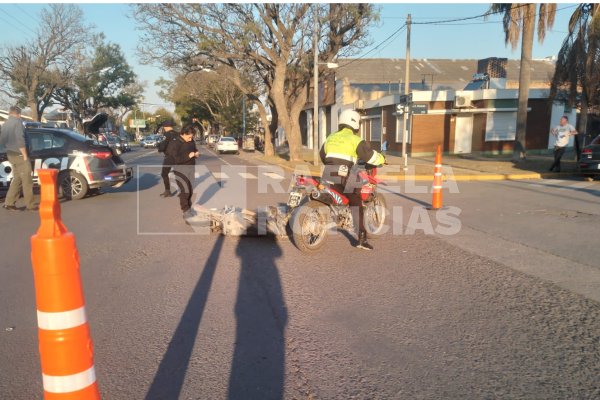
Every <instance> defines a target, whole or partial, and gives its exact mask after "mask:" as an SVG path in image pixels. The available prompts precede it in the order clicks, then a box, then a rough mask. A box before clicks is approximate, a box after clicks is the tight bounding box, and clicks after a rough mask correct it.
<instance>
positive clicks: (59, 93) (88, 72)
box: [53, 36, 141, 123]
mask: <svg viewBox="0 0 600 400" xmlns="http://www.w3.org/2000/svg"><path fill="white" fill-rule="evenodd" d="M99 39H100V44H98V45H97V46H96V47H95V48H94V49H93V51H92V53H91V54H89V55H87V54H85V53H82V54H80V56H79V62H80V64H79V65H78V67H77V68H76V69H75V71H74V73H73V74H72V77H71V78H70V79H69V84H67V85H62V86H60V87H57V88H56V89H55V90H54V93H53V98H54V100H55V101H56V102H57V103H58V104H60V105H62V106H63V107H64V108H66V109H69V110H71V111H73V113H74V114H73V115H74V117H75V118H76V120H77V121H78V122H79V123H81V122H82V120H83V119H84V118H85V117H90V116H92V115H93V114H95V113H97V112H98V110H99V109H110V110H118V112H117V114H120V113H122V111H123V110H122V108H125V109H131V107H133V106H134V105H135V104H136V103H137V102H138V100H139V97H140V95H141V86H140V85H139V84H137V82H136V75H135V73H134V72H133V71H132V69H131V67H130V66H129V64H128V63H127V61H126V59H125V55H124V54H123V52H122V50H121V47H120V46H119V45H118V44H115V43H103V42H102V41H103V39H104V38H103V37H102V36H100V38H99ZM136 84H137V85H136Z"/></svg>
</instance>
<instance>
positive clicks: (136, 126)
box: [133, 108, 140, 140]
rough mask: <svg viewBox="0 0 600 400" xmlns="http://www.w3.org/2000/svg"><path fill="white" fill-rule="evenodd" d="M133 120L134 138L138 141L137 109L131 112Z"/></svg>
mask: <svg viewBox="0 0 600 400" xmlns="http://www.w3.org/2000/svg"><path fill="white" fill-rule="evenodd" d="M133 120H134V121H135V138H136V139H137V140H140V126H139V125H138V121H137V108H136V109H135V110H133Z"/></svg>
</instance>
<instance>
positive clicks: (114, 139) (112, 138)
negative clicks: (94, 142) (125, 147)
mask: <svg viewBox="0 0 600 400" xmlns="http://www.w3.org/2000/svg"><path fill="white" fill-rule="evenodd" d="M106 140H108V142H109V143H116V142H117V138H116V137H109V138H107V139H106Z"/></svg>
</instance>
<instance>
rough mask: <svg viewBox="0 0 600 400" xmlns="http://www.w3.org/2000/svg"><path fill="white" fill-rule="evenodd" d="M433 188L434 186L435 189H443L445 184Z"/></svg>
mask: <svg viewBox="0 0 600 400" xmlns="http://www.w3.org/2000/svg"><path fill="white" fill-rule="evenodd" d="M433 188H434V189H442V188H443V186H434V187H433Z"/></svg>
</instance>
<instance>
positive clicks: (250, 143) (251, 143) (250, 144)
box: [242, 135, 256, 152]
mask: <svg viewBox="0 0 600 400" xmlns="http://www.w3.org/2000/svg"><path fill="white" fill-rule="evenodd" d="M243 143H244V144H243V146H242V149H244V150H245V151H252V152H254V151H255V150H256V147H255V143H256V141H255V140H254V135H246V136H244V142H243Z"/></svg>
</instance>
